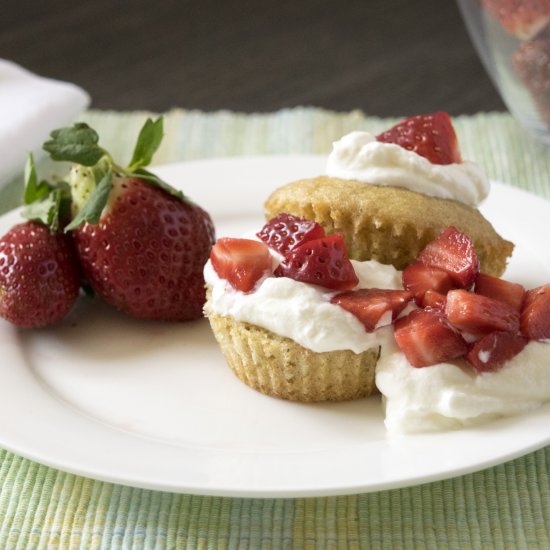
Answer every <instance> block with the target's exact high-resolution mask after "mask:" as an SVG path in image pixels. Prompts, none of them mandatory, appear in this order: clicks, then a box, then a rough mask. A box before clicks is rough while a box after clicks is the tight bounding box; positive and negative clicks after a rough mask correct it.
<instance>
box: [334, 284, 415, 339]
mask: <svg viewBox="0 0 550 550" xmlns="http://www.w3.org/2000/svg"><path fill="white" fill-rule="evenodd" d="M412 298H413V294H412V292H407V291H405V290H382V289H378V288H362V289H359V290H351V291H349V292H344V293H342V294H337V295H336V296H334V297H333V298H332V299H331V300H330V302H331V303H332V304H337V305H339V306H340V307H341V308H343V309H345V310H346V311H349V312H350V313H352V314H353V315H355V317H357V318H358V319H359V321H361V323H363V325H364V326H365V329H366V331H367V332H372V331H373V330H375V329H376V328H378V327H379V326H383V325H389V324H390V323H391V322H392V321H394V320H395V319H397V317H398V315H399V314H400V313H401V312H402V311H403V310H404V309H405V307H406V306H407V304H408V303H409V302H410V301H411V300H412Z"/></svg>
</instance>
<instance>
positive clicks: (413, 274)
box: [402, 262, 454, 305]
mask: <svg viewBox="0 0 550 550" xmlns="http://www.w3.org/2000/svg"><path fill="white" fill-rule="evenodd" d="M402 279H403V288H404V289H405V290H410V291H411V292H412V293H414V299H415V302H416V303H417V304H419V305H420V304H422V300H423V298H424V294H425V293H426V291H428V290H435V291H437V292H439V293H441V294H447V292H448V291H449V290H451V288H453V286H454V285H453V280H452V279H451V276H450V275H449V274H448V273H447V272H446V271H444V270H443V269H439V268H437V267H432V266H429V265H425V264H423V263H420V262H414V263H412V264H410V265H409V266H407V267H406V268H405V269H404V270H403V275H402Z"/></svg>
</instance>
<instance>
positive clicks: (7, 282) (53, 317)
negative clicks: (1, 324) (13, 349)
mask: <svg viewBox="0 0 550 550" xmlns="http://www.w3.org/2000/svg"><path fill="white" fill-rule="evenodd" d="M79 287H80V272H79V267H78V262H77V259H76V255H75V253H74V250H73V247H72V244H71V241H70V238H69V237H68V236H66V235H64V234H63V233H60V232H55V233H54V232H52V231H51V230H50V229H49V228H48V227H46V226H45V225H43V224H41V223H36V222H25V223H21V224H18V225H16V226H14V227H12V228H11V229H10V230H9V231H8V232H7V233H6V234H5V235H4V236H3V237H2V238H1V239H0V316H2V317H3V318H4V319H6V320H7V321H9V322H11V323H13V324H15V325H17V326H19V327H23V328H35V327H42V326H45V325H49V324H52V323H55V322H57V321H59V320H61V319H62V318H63V317H64V316H65V315H66V314H67V313H68V312H69V311H70V310H71V308H72V307H73V305H74V302H75V300H76V298H77V296H78V291H79Z"/></svg>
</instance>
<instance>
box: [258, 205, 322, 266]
mask: <svg viewBox="0 0 550 550" xmlns="http://www.w3.org/2000/svg"><path fill="white" fill-rule="evenodd" d="M257 235H258V237H259V238H260V239H261V240H262V241H263V242H264V243H265V244H267V246H269V247H270V248H272V249H273V250H276V251H277V252H279V253H280V254H282V255H283V256H284V255H285V254H287V253H288V252H290V251H291V250H293V249H294V248H296V247H297V246H300V245H301V244H303V243H305V242H307V241H312V240H314V239H320V238H321V237H324V236H325V230H324V229H323V228H322V226H321V225H319V224H318V223H317V222H314V221H310V220H304V219H302V218H298V217H297V216H293V215H292V214H279V215H278V216H277V217H275V218H273V219H271V220H269V221H268V222H267V223H266V224H265V225H264V226H263V227H262V229H261V230H260V231H259V232H258V233H257Z"/></svg>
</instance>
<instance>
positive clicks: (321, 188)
mask: <svg viewBox="0 0 550 550" xmlns="http://www.w3.org/2000/svg"><path fill="white" fill-rule="evenodd" d="M488 192H489V181H488V179H487V177H486V176H485V174H484V173H483V171H482V170H481V169H480V167H479V166H478V165H477V164H475V163H473V162H470V161H463V160H462V158H461V156H460V152H459V150H458V143H457V140H456V135H455V132H454V129H453V127H452V124H451V121H450V119H449V117H448V115H447V114H446V113H435V114H433V115H418V116H415V117H411V118H409V119H406V120H404V121H403V122H401V123H399V124H397V125H396V126H394V127H393V128H391V129H390V130H388V131H387V132H385V133H383V134H381V135H379V136H378V137H375V136H373V135H372V134H370V133H368V132H352V133H351V134H348V135H346V136H344V137H343V138H342V139H341V140H339V141H338V142H336V143H335V144H334V147H333V151H332V153H331V154H330V156H329V159H328V162H327V174H326V175H323V176H318V177H313V178H309V179H303V180H299V181H295V182H291V183H289V184H287V185H284V186H282V187H280V188H278V189H277V190H275V191H274V192H273V193H272V194H271V196H270V197H269V198H268V199H267V201H266V202H265V213H266V219H271V218H273V217H275V216H276V215H277V214H279V213H281V212H288V213H290V214H294V215H296V216H299V217H303V218H307V219H311V220H315V221H317V222H318V223H319V224H321V225H322V226H323V228H324V229H325V230H326V231H327V233H333V232H337V233H342V234H343V235H344V239H345V242H346V245H347V248H348V251H349V255H350V257H351V258H353V259H356V260H360V261H363V260H369V259H373V260H377V261H379V262H382V263H385V264H391V265H393V266H394V267H396V268H397V269H403V268H404V267H406V266H407V265H409V264H410V263H412V262H413V261H414V260H415V259H416V257H417V256H418V254H419V253H420V251H421V250H423V248H424V247H425V246H426V245H427V244H428V243H429V242H430V241H432V240H433V239H434V238H435V237H436V236H437V235H439V234H440V233H441V232H442V231H443V230H444V229H445V228H446V227H448V226H454V227H456V228H457V229H458V230H460V231H463V232H464V233H467V234H468V235H469V236H470V237H471V238H472V240H473V242H474V245H475V249H476V251H477V254H478V256H479V260H480V264H481V271H483V272H485V273H488V274H491V275H496V276H499V275H501V274H502V273H503V272H504V269H505V267H506V263H507V260H508V258H509V257H510V256H511V254H512V251H513V244H512V243H511V242H509V241H507V240H505V239H503V238H502V237H501V236H500V235H498V233H497V232H496V231H495V230H494V228H493V227H492V225H491V224H490V223H489V222H488V221H487V220H486V219H485V218H484V217H483V215H482V214H481V213H480V212H479V210H478V209H477V206H478V205H479V203H480V202H481V201H483V199H484V198H485V197H486V196H487V194H488Z"/></svg>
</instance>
